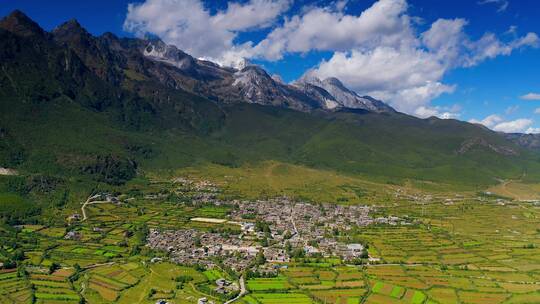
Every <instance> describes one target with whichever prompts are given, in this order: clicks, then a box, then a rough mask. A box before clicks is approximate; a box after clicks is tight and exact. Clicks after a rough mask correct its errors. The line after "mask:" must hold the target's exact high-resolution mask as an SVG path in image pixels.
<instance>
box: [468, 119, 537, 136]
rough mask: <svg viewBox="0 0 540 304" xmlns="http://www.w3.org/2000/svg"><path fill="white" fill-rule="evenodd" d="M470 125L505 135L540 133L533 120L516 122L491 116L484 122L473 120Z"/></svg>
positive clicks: (516, 120)
mask: <svg viewBox="0 0 540 304" xmlns="http://www.w3.org/2000/svg"><path fill="white" fill-rule="evenodd" d="M469 122H470V123H478V124H482V125H484V126H486V127H488V128H490V129H492V130H493V131H497V132H505V133H540V132H538V130H540V129H539V128H533V127H532V124H533V123H534V122H533V120H531V119H528V118H518V119H515V120H508V121H506V120H504V119H503V118H502V117H500V116H498V115H495V114H494V115H489V116H488V117H486V118H484V119H483V120H476V119H471V120H469Z"/></svg>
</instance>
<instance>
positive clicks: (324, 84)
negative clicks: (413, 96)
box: [295, 75, 394, 113]
mask: <svg viewBox="0 0 540 304" xmlns="http://www.w3.org/2000/svg"><path fill="white" fill-rule="evenodd" d="M306 84H309V85H311V86H315V87H319V88H322V89H324V90H325V91H326V92H328V94H329V95H330V96H332V98H333V101H334V102H328V101H326V104H327V109H335V108H349V109H362V110H367V111H370V112H376V113H380V112H393V111H394V109H392V108H391V107H390V106H388V105H387V104H385V103H383V102H382V101H379V100H376V99H374V98H372V97H369V96H364V97H361V96H359V95H358V94H357V93H356V92H354V91H352V90H349V89H348V88H346V87H345V86H344V85H343V83H341V81H340V80H339V79H337V78H335V77H329V78H326V79H324V80H321V79H319V78H317V77H315V76H312V75H306V76H304V77H302V78H301V79H300V80H298V81H297V82H295V85H296V86H298V87H301V88H304V89H306V88H308V89H312V88H309V87H308V86H306Z"/></svg>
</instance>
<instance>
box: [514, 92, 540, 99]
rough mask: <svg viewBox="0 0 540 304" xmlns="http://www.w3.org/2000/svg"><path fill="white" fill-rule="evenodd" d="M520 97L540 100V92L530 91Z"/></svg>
mask: <svg viewBox="0 0 540 304" xmlns="http://www.w3.org/2000/svg"><path fill="white" fill-rule="evenodd" d="M519 98H521V99H523V100H540V94H538V93H528V94H525V95H523V96H520V97H519Z"/></svg>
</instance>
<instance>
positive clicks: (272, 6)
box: [124, 0, 290, 60]
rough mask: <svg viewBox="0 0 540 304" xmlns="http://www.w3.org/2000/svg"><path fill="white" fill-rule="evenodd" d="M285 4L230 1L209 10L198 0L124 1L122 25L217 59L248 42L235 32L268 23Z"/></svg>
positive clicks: (264, 0)
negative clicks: (239, 42) (241, 41)
mask: <svg viewBox="0 0 540 304" xmlns="http://www.w3.org/2000/svg"><path fill="white" fill-rule="evenodd" d="M289 5H290V3H289V0H250V1H248V2H246V3H243V4H240V3H233V2H231V3H229V4H228V7H227V9H226V10H224V11H218V12H216V13H215V14H211V12H210V11H209V10H208V9H207V8H205V7H204V5H203V3H202V2H201V1H200V0H146V1H145V2H143V3H131V4H129V5H128V12H127V16H126V19H125V21H124V29H125V30H126V31H129V32H133V33H136V34H137V35H139V36H144V35H146V34H148V33H150V34H154V35H157V36H159V37H160V38H161V39H163V40H164V41H165V42H166V43H169V44H174V45H176V46H177V47H178V48H180V49H183V50H185V51H186V52H188V53H190V54H192V55H193V56H196V57H205V58H211V59H215V60H219V59H221V58H222V57H223V56H224V54H226V53H227V52H231V50H238V51H239V52H241V51H242V50H243V49H245V48H247V47H248V46H249V45H250V43H247V44H245V45H236V44H235V43H234V39H235V38H236V37H237V35H238V33H240V32H243V31H250V30H254V29H260V28H265V27H268V26H270V25H272V24H273V23H274V21H275V20H276V18H278V17H279V16H280V15H281V14H282V13H283V12H284V11H286V10H287V9H288V7H289ZM246 55H247V54H246Z"/></svg>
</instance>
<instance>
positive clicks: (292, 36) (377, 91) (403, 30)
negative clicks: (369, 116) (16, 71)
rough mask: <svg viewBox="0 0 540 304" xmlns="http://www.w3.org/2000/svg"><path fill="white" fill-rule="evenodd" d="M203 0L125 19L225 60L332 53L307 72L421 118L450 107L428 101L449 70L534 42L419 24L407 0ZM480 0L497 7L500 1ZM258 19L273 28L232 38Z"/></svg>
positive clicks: (135, 8) (149, 0) (176, 1)
mask: <svg viewBox="0 0 540 304" xmlns="http://www.w3.org/2000/svg"><path fill="white" fill-rule="evenodd" d="M201 1H202V0H146V1H145V2H143V3H139V4H130V5H129V7H128V14H127V17H126V20H125V23H124V28H125V29H126V30H128V31H131V32H134V33H137V34H138V35H144V34H146V33H152V34H156V35H158V36H159V37H161V38H162V39H163V40H164V41H165V42H167V43H171V44H175V45H176V46H177V47H179V48H180V49H183V50H185V51H186V52H188V53H190V54H192V55H194V56H196V57H203V58H207V59H210V60H214V61H217V62H218V63H221V64H233V63H235V62H239V61H240V60H241V59H242V58H256V59H262V60H269V61H275V60H280V59H282V58H283V56H284V55H286V54H291V53H307V52H310V51H329V52H333V55H332V56H331V57H330V58H329V59H328V60H323V61H321V62H320V64H319V65H318V66H316V67H314V68H313V69H312V70H311V71H309V73H312V74H314V75H316V76H319V77H323V78H324V77H330V76H332V77H337V78H339V79H340V80H342V82H343V83H344V84H345V85H346V86H348V87H350V88H351V89H353V90H355V91H357V92H358V93H359V94H361V95H364V94H366V95H372V96H374V97H375V98H379V99H382V100H384V101H386V102H388V103H389V104H391V105H392V106H394V107H395V108H396V109H398V110H400V111H404V112H406V113H409V114H414V115H418V116H422V117H424V116H426V115H428V114H430V113H431V114H433V113H435V112H436V115H437V116H439V117H441V116H442V115H443V114H444V113H445V112H448V111H444V110H440V109H437V108H436V107H434V106H433V105H431V100H433V99H434V98H437V97H439V96H440V95H441V94H445V93H452V92H454V90H455V89H456V86H455V85H453V84H448V83H444V81H443V77H444V76H445V74H446V73H447V72H448V71H450V70H451V69H454V68H458V67H471V66H474V65H477V64H479V63H481V62H482V61H484V60H487V59H491V58H495V57H497V56H503V55H510V54H511V53H512V52H513V51H514V50H516V49H520V48H524V47H538V45H539V41H540V39H539V38H538V36H537V35H536V34H535V33H528V34H526V35H525V36H522V37H519V36H518V35H517V33H516V28H514V29H513V30H512V34H513V35H512V37H507V38H509V39H510V41H502V40H501V39H499V37H497V36H496V35H495V34H493V33H485V34H484V35H483V36H482V37H481V38H480V39H478V40H473V39H471V38H470V37H469V36H468V35H467V34H466V32H465V28H466V26H467V24H468V21H467V20H465V19H460V18H457V19H438V20H436V21H435V22H433V23H432V24H431V25H430V26H429V28H428V30H426V31H424V32H420V30H419V26H418V25H419V24H420V23H422V22H423V21H422V20H421V19H420V18H418V17H416V16H411V15H409V13H408V3H407V1H406V0H378V1H376V2H375V3H374V4H373V5H372V6H371V7H369V8H367V9H366V10H364V11H363V12H361V13H358V14H347V13H345V12H344V8H345V6H346V4H347V1H337V2H334V3H332V4H330V5H329V6H327V7H317V6H306V7H304V8H303V9H301V10H300V11H299V12H298V13H297V14H296V15H292V16H283V15H284V13H285V12H287V10H288V9H289V7H290V4H291V0H249V1H247V2H229V3H228V6H227V9H225V10H222V11H217V12H215V13H212V12H210V10H208V9H207V8H205V7H204V5H203V3H202V2H201ZM482 2H483V3H488V2H496V3H499V4H500V5H501V7H502V4H501V3H502V2H505V1H504V0H484V1H482ZM261 28H270V31H269V33H268V34H267V35H266V36H265V37H264V38H263V39H262V40H260V41H258V42H257V41H247V42H244V43H242V44H238V43H235V39H236V38H237V37H238V35H239V33H241V32H249V31H253V30H256V29H261ZM506 36H508V35H506ZM448 113H451V112H448ZM450 115H451V114H447V115H446V116H447V117H450Z"/></svg>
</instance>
